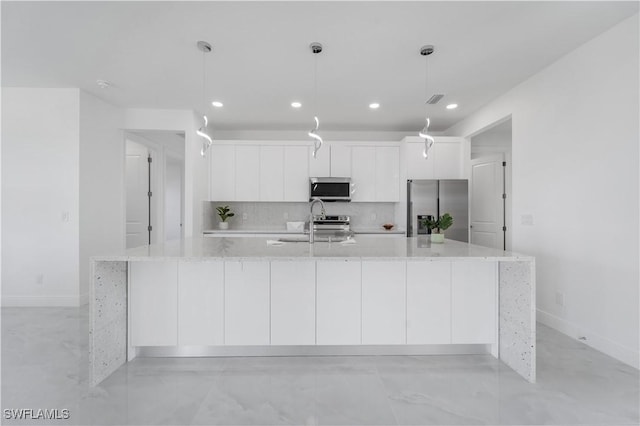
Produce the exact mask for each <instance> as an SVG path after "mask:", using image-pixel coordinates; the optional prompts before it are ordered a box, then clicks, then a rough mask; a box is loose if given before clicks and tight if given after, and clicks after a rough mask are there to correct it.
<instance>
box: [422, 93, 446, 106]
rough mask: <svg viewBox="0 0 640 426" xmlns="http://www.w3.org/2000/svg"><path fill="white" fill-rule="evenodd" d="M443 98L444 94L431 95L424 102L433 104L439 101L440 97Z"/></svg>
mask: <svg viewBox="0 0 640 426" xmlns="http://www.w3.org/2000/svg"><path fill="white" fill-rule="evenodd" d="M442 98H444V95H433V96H432V97H430V98H429V99H428V100H427V102H426V103H428V104H429V105H435V104H437V103H438V102H440V99H442Z"/></svg>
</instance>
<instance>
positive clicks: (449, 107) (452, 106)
mask: <svg viewBox="0 0 640 426" xmlns="http://www.w3.org/2000/svg"><path fill="white" fill-rule="evenodd" d="M456 108H458V104H449V105H447V109H456Z"/></svg>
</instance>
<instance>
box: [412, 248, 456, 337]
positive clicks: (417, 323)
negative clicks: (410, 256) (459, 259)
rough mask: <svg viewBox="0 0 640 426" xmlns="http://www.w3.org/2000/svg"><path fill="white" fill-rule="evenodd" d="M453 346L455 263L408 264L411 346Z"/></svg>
mask: <svg viewBox="0 0 640 426" xmlns="http://www.w3.org/2000/svg"><path fill="white" fill-rule="evenodd" d="M442 343H444V344H448V343H451V262H441V261H438V262H432V261H426V260H420V261H408V262H407V344H410V345H425V344H442Z"/></svg>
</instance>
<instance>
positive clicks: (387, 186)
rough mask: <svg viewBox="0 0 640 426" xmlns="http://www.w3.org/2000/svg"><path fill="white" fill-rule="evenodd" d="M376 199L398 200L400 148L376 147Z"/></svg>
mask: <svg viewBox="0 0 640 426" xmlns="http://www.w3.org/2000/svg"><path fill="white" fill-rule="evenodd" d="M375 150H376V178H375V187H376V196H375V198H376V201H386V202H394V203H395V202H398V201H400V148H399V147H396V146H382V147H376V148H375Z"/></svg>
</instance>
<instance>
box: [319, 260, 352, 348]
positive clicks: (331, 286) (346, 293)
mask: <svg viewBox="0 0 640 426" xmlns="http://www.w3.org/2000/svg"><path fill="white" fill-rule="evenodd" d="M360 303H361V289H360V261H355V260H335V261H332V260H322V261H318V262H317V263H316V309H317V314H316V318H317V319H316V343H317V344H318V345H359V344H360V341H361V339H360V313H361V309H360V307H361V305H360Z"/></svg>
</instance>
